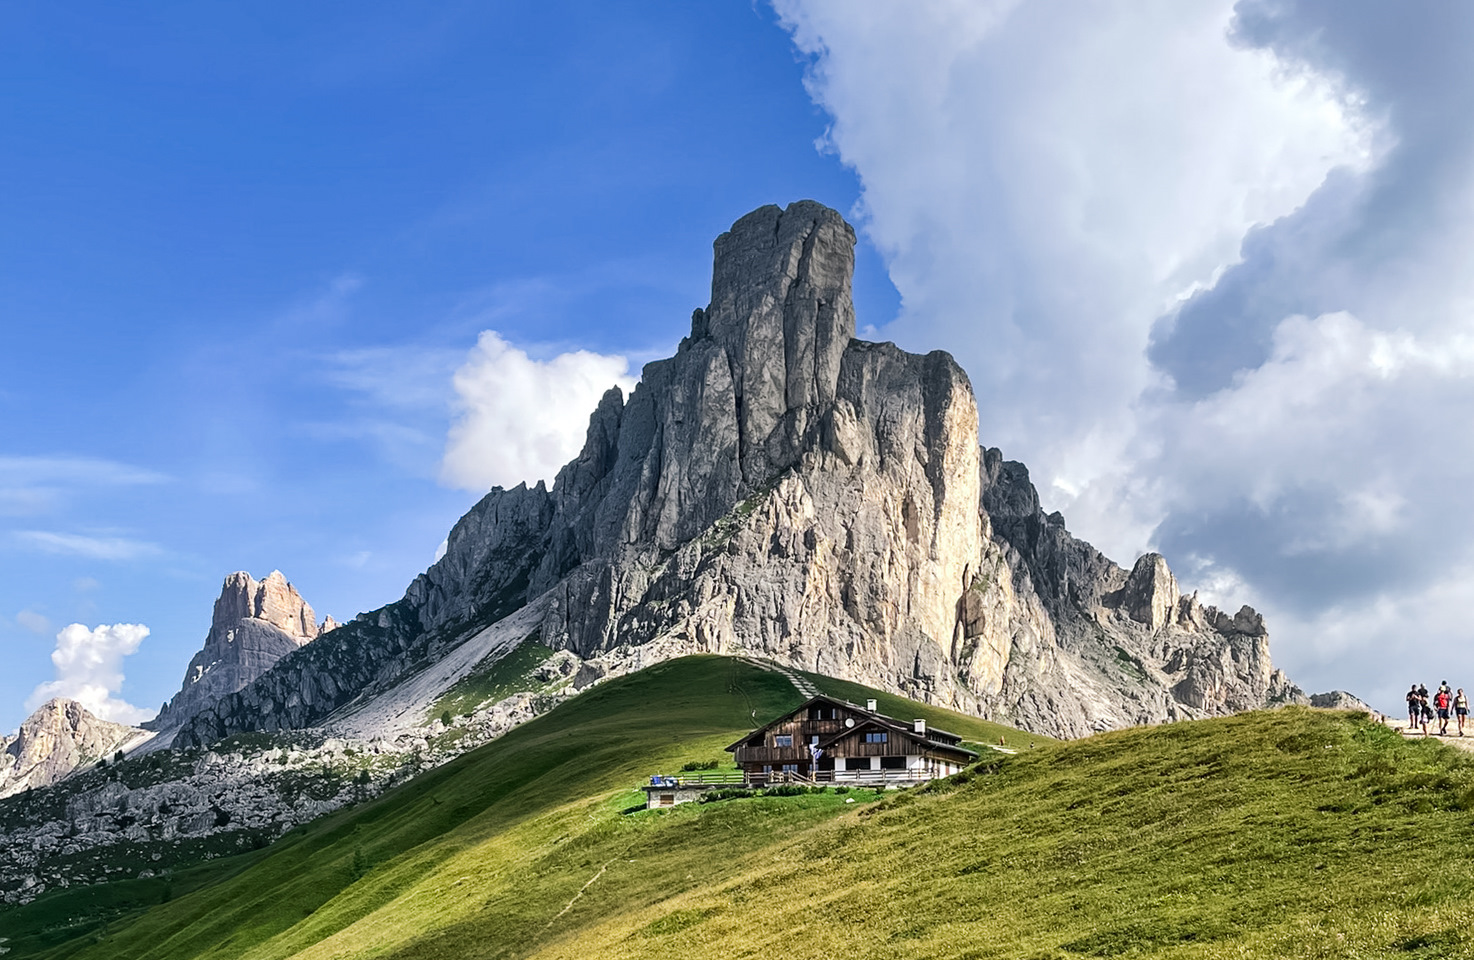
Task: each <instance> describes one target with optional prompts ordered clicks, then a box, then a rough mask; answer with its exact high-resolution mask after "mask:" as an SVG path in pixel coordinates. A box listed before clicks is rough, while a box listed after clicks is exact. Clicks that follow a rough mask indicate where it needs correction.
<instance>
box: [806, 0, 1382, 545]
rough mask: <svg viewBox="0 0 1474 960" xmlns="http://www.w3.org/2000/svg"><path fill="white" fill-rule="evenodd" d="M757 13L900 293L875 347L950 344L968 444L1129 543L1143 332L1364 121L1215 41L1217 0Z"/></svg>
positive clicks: (1343, 153)
mask: <svg viewBox="0 0 1474 960" xmlns="http://www.w3.org/2000/svg"><path fill="white" fill-rule="evenodd" d="M777 7H778V10H779V12H780V14H781V15H782V16H783V18H784V22H785V23H786V24H788V26H789V27H790V29H791V30H792V31H793V34H794V38H795V42H796V43H797V45H798V46H799V47H800V49H802V50H803V51H804V52H806V53H808V54H810V55H811V56H813V57H814V58H815V59H814V60H813V63H812V68H811V71H810V75H809V81H808V82H809V89H810V91H811V93H812V95H813V96H814V98H815V100H816V101H817V102H818V103H820V104H821V105H822V106H823V107H824V108H825V109H826V110H828V111H829V112H830V114H831V115H832V117H833V124H832V127H831V129H830V132H829V136H828V142H829V144H830V146H831V147H832V149H834V150H835V151H837V153H838V154H839V156H840V158H841V159H842V160H843V161H844V162H845V163H847V164H849V165H851V166H853V167H854V168H855V170H856V172H857V173H858V174H859V177H860V179H861V181H862V183H863V198H862V204H861V210H860V211H859V213H860V214H861V216H862V218H863V227H864V229H865V230H866V231H867V233H868V234H869V235H870V237H871V238H872V239H873V240H874V241H875V242H876V244H877V246H878V247H879V248H880V249H881V250H882V251H883V252H884V254H885V255H886V257H887V260H888V263H889V266H890V272H891V278H892V280H893V281H894V282H895V284H896V287H897V289H898V290H899V291H900V293H901V296H902V303H903V305H902V312H901V316H900V318H899V319H898V321H897V322H896V323H894V324H892V325H891V326H890V327H889V328H888V329H886V330H885V331H884V332H885V334H886V335H889V336H893V337H895V338H897V339H898V340H899V341H900V342H902V344H903V345H906V346H909V347H912V348H915V349H934V348H936V347H943V348H946V349H948V350H951V351H952V352H953V353H954V354H955V355H956V356H957V358H958V360H959V361H960V362H961V363H962V364H963V366H964V367H965V368H966V369H967V370H968V371H969V373H970V374H971V376H972V382H973V385H974V387H975V388H976V389H977V391H978V394H979V400H980V404H979V406H980V409H981V416H982V424H981V426H982V439H983V441H984V442H985V443H988V444H990V445H997V446H1000V447H1002V448H1003V450H1004V452H1005V453H1006V454H1007V455H1008V456H1011V457H1017V458H1020V459H1024V460H1025V461H1026V462H1028V463H1029V465H1030V468H1031V470H1032V471H1033V472H1034V474H1035V476H1036V477H1037V478H1038V480H1039V481H1040V483H1039V485H1040V487H1041V493H1043V495H1044V496H1045V497H1046V499H1047V500H1050V501H1052V505H1053V506H1060V507H1064V508H1066V509H1067V510H1068V511H1069V512H1070V515H1071V520H1072V524H1074V525H1076V526H1080V525H1083V526H1085V527H1086V528H1087V532H1089V533H1092V534H1094V535H1095V536H1096V537H1097V539H1101V540H1103V541H1106V542H1104V543H1103V544H1102V545H1103V546H1106V547H1108V548H1112V549H1114V550H1115V551H1116V552H1119V553H1126V554H1129V553H1131V552H1132V551H1133V550H1134V549H1137V548H1139V547H1141V546H1143V543H1142V541H1141V537H1142V536H1143V535H1144V533H1145V532H1146V531H1149V530H1150V528H1151V522H1152V518H1141V519H1140V520H1138V521H1135V522H1123V521H1122V520H1121V518H1120V517H1119V516H1118V515H1117V514H1118V513H1119V507H1118V504H1117V503H1116V500H1117V496H1116V494H1115V492H1114V488H1115V487H1116V486H1118V485H1119V484H1121V483H1125V482H1128V481H1129V478H1127V477H1124V476H1122V475H1121V473H1120V468H1121V465H1122V460H1123V456H1124V451H1125V448H1126V445H1127V444H1128V443H1129V442H1130V439H1131V437H1132V435H1133V433H1134V430H1135V419H1134V410H1135V406H1136V403H1137V400H1138V398H1139V397H1140V396H1141V394H1142V392H1143V391H1144V390H1147V389H1148V388H1150V387H1152V386H1154V385H1156V384H1157V383H1158V382H1159V375H1158V374H1157V373H1155V372H1154V371H1153V370H1152V369H1151V366H1150V364H1149V363H1148V362H1147V359H1146V355H1145V353H1146V351H1145V348H1146V344H1147V340H1148V337H1149V335H1150V332H1151V329H1152V325H1153V323H1154V322H1155V321H1156V319H1157V318H1158V317H1159V316H1160V315H1161V314H1162V313H1163V312H1164V311H1165V310H1167V309H1168V308H1169V307H1170V306H1171V305H1172V304H1173V303H1175V302H1177V301H1178V299H1179V298H1181V297H1182V296H1184V295H1185V294H1186V293H1188V292H1189V291H1191V290H1192V289H1194V288H1195V287H1197V286H1201V285H1203V284H1209V283H1211V282H1212V281H1213V279H1214V277H1215V276H1216V275H1217V274H1218V273H1219V272H1220V271H1221V270H1222V269H1223V268H1224V267H1225V266H1226V265H1227V264H1231V263H1233V262H1234V261H1235V260H1236V259H1237V257H1238V250H1239V244H1240V242H1241V241H1242V239H1243V237H1244V234H1245V232H1246V231H1247V230H1248V229H1249V228H1250V227H1252V226H1254V225H1255V224H1263V223H1267V222H1270V221H1272V220H1274V219H1275V218H1276V217H1279V216H1281V215H1283V214H1286V213H1288V212H1290V211H1291V210H1293V209H1294V208H1296V207H1297V206H1298V205H1300V204H1301V203H1303V202H1304V200H1305V198H1306V197H1307V196H1308V195H1310V193H1311V192H1312V191H1313V190H1315V189H1316V187H1317V186H1318V185H1319V184H1320V183H1321V182H1322V180H1323V178H1324V177H1325V176H1326V173H1327V171H1329V170H1331V169H1332V168H1334V167H1336V166H1338V165H1351V166H1354V167H1358V168H1359V167H1362V166H1365V165H1366V164H1368V163H1369V162H1371V160H1370V158H1371V144H1372V141H1371V138H1370V135H1369V133H1368V131H1367V129H1366V127H1365V125H1364V124H1363V123H1361V122H1360V120H1359V119H1358V117H1357V116H1356V115H1354V114H1350V113H1348V112H1347V111H1346V110H1345V109H1344V108H1343V100H1342V99H1341V98H1340V95H1339V90H1338V88H1336V87H1335V86H1334V85H1333V84H1332V83H1330V82H1329V81H1324V80H1320V79H1318V78H1317V77H1316V75H1314V74H1312V73H1309V72H1306V71H1298V72H1293V73H1292V72H1287V71H1286V70H1284V69H1283V68H1282V67H1281V66H1280V65H1279V63H1278V62H1277V61H1276V60H1275V59H1274V57H1273V56H1272V55H1270V54H1269V53H1266V52H1263V51H1258V50H1252V49H1247V48H1244V47H1242V46H1235V45H1232V44H1230V42H1229V40H1228V36H1227V33H1228V27H1229V23H1230V18H1231V15H1232V3H1231V2H1228V0H1223V2H1218V3H1208V4H1201V3H1198V4H1181V3H1172V2H1162V3H1126V2H1121V3H1075V4H1068V5H1066V6H1065V7H1061V6H1059V5H1058V4H1053V5H1043V4H1015V3H1002V4H998V3H995V4H972V3H952V4H944V5H928V6H926V7H925V8H923V11H922V12H918V10H917V8H916V7H914V6H908V5H895V4H886V3H868V4H865V3H850V2H834V0H779V2H778V3H777ZM862 319H863V318H862ZM1093 485H1103V486H1104V487H1106V488H1107V490H1106V491H1105V492H1104V493H1102V492H1101V491H1099V490H1095V491H1093V490H1092V486H1093ZM1113 538H1120V539H1119V542H1111V540H1112V539H1113Z"/></svg>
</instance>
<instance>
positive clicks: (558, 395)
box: [441, 330, 635, 491]
mask: <svg viewBox="0 0 1474 960" xmlns="http://www.w3.org/2000/svg"><path fill="white" fill-rule="evenodd" d="M452 382H453V384H454V386H455V392H456V397H457V402H456V407H457V416H456V420H455V422H454V423H453V424H452V425H451V428H450V433H449V436H448V437H447V439H446V446H445V458H444V460H443V461H442V463H441V477H442V479H443V480H444V481H445V482H446V483H449V484H451V485H453V486H456V487H460V488H462V489H467V490H477V491H480V490H485V489H487V488H488V487H490V486H493V485H500V486H504V487H512V486H515V485H516V484H518V483H521V482H523V481H526V482H528V483H535V482H536V481H538V480H551V479H552V478H553V476H554V475H555V474H556V473H557V471H558V469H559V468H560V467H562V466H563V464H565V463H566V462H568V461H569V460H571V459H573V458H574V457H575V456H577V455H578V452H579V450H580V449H581V448H582V446H583V440H584V434H585V433H586V432H587V429H588V423H589V415H590V414H591V413H593V411H594V407H595V406H597V405H598V402H599V398H600V397H601V396H603V394H604V392H605V391H606V390H608V389H609V388H610V387H612V386H616V385H618V386H620V387H621V388H623V389H624V390H625V391H626V392H628V391H629V390H631V389H633V387H634V382H635V381H634V379H633V378H632V377H630V376H629V362H628V361H627V360H626V359H625V358H624V357H620V356H605V355H603V354H598V353H592V352H590V351H587V350H578V351H574V352H570V353H562V354H559V355H558V356H556V357H553V358H552V359H551V360H535V359H533V358H532V357H529V356H528V355H527V353H526V352H525V351H523V350H520V349H518V348H517V347H514V346H512V345H511V344H509V343H507V342H506V341H505V340H503V339H502V338H501V337H500V336H499V335H498V334H497V333H496V332H495V331H493V330H487V331H484V332H483V333H482V334H481V336H480V337H479V338H478V339H477V342H476V346H475V347H474V348H473V349H472V350H471V353H470V355H469V356H468V357H467V358H466V361H465V363H464V364H463V365H462V366H461V368H460V369H459V370H457V371H456V373H455V377H454V379H453V381H452Z"/></svg>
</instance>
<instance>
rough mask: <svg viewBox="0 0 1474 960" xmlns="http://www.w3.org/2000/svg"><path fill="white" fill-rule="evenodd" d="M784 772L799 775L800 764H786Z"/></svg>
mask: <svg viewBox="0 0 1474 960" xmlns="http://www.w3.org/2000/svg"><path fill="white" fill-rule="evenodd" d="M783 772H784V773H798V764H796V763H785V764H784V765H783Z"/></svg>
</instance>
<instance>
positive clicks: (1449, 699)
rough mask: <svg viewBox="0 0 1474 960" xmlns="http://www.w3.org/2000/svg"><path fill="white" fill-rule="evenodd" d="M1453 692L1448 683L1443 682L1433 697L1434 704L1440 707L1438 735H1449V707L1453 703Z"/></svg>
mask: <svg viewBox="0 0 1474 960" xmlns="http://www.w3.org/2000/svg"><path fill="white" fill-rule="evenodd" d="M1453 699H1454V698H1453V694H1452V693H1450V692H1449V690H1448V683H1447V682H1445V683H1442V684H1440V685H1439V687H1438V693H1437V694H1436V695H1434V697H1433V705H1434V706H1435V707H1437V708H1438V735H1439V736H1440V737H1446V736H1448V709H1449V707H1450V706H1451V705H1452V704H1453Z"/></svg>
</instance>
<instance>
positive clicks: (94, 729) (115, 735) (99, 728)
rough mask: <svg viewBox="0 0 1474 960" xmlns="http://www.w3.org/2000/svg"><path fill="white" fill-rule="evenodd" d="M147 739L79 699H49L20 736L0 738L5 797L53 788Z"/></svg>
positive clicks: (0, 778) (0, 781)
mask: <svg viewBox="0 0 1474 960" xmlns="http://www.w3.org/2000/svg"><path fill="white" fill-rule="evenodd" d="M147 737H148V733H147V732H145V731H143V730H140V729H138V728H137V727H130V726H128V725H127V724H122V723H112V722H111V721H108V720H102V719H99V718H97V717H95V716H93V715H92V714H91V713H90V712H89V711H88V710H87V708H86V707H84V706H82V704H80V703H78V702H77V701H75V700H68V699H66V698H61V697H59V698H57V699H54V700H48V701H47V702H46V703H44V704H42V705H41V706H40V707H39V708H37V710H36V712H34V713H32V714H31V715H30V716H29V717H27V718H26V719H25V722H24V723H22V724H21V725H20V729H19V730H18V731H17V732H16V735H15V736H13V737H0V797H7V796H10V795H11V794H14V793H20V792H21V791H24V790H33V789H36V788H39V787H46V786H50V785H51V784H53V783H56V782H57V781H59V780H61V779H62V778H64V777H66V776H67V775H68V774H70V773H71V772H72V771H73V770H76V769H78V768H79V767H85V766H88V765H90V764H93V763H96V762H97V761H98V760H103V759H107V758H109V757H112V756H113V755H114V754H115V753H116V752H117V751H119V750H125V749H128V748H129V747H131V746H133V745H135V744H137V743H138V742H139V741H140V740H142V739H146V738H147Z"/></svg>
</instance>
